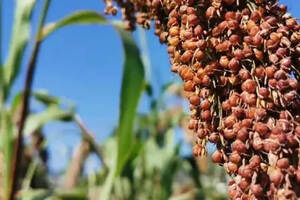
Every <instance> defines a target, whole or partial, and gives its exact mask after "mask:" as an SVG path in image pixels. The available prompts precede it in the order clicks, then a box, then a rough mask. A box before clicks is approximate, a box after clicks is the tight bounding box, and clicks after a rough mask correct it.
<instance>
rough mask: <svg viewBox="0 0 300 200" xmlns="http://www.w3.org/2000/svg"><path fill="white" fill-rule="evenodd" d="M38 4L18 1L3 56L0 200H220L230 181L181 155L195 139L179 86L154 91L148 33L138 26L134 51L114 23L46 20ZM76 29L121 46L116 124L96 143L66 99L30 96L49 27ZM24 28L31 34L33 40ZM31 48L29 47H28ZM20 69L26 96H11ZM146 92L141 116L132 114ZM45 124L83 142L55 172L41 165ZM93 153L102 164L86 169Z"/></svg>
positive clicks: (98, 18)
mask: <svg viewBox="0 0 300 200" xmlns="http://www.w3.org/2000/svg"><path fill="white" fill-rule="evenodd" d="M0 3H2V1H0ZM35 4H36V1H35V0H15V4H14V5H15V8H14V9H15V12H14V13H15V17H14V22H13V31H12V35H11V42H10V45H9V52H8V56H7V60H6V61H5V62H2V59H0V62H1V67H0V113H1V116H0V121H1V123H0V160H1V161H0V183H1V184H0V199H4V200H10V199H24V200H25V199H26V200H33V199H35V200H38V199H62V200H63V199H72V200H74V199H93V200H94V199H95V200H96V199H99V200H100V199H101V200H102V199H115V200H121V199H172V200H179V199H207V200H209V199H211V200H213V199H214V200H218V199H226V182H227V177H226V176H225V174H224V172H223V170H222V168H220V167H218V166H216V165H212V164H211V161H210V160H209V159H208V158H197V159H194V158H193V156H192V153H191V152H190V151H189V152H188V153H185V154H183V153H182V151H181V150H182V149H183V146H184V143H188V144H190V145H192V143H193V137H192V134H191V133H189V131H188V129H187V116H188V115H187V113H186V110H188V109H186V110H185V109H184V105H185V104H184V100H183V98H182V96H183V95H182V92H183V90H182V87H181V84H178V83H176V82H171V83H169V84H167V85H160V88H159V89H158V91H156V92H157V93H158V95H153V90H154V87H153V86H152V84H153V83H152V81H151V80H150V78H149V77H150V74H151V63H150V59H149V55H148V50H147V41H146V40H145V37H144V36H145V33H144V32H143V31H141V30H139V33H140V34H139V39H140V44H141V45H140V49H141V51H140V50H139V47H138V46H137V44H136V42H135V40H134V38H133V37H132V35H131V34H130V33H128V32H126V31H124V30H123V29H122V24H120V22H115V21H107V20H106V19H105V18H104V17H103V16H102V15H100V14H99V13H97V12H95V11H77V12H75V13H73V14H71V15H69V16H67V17H65V18H63V19H62V20H60V21H58V22H55V23H49V24H45V19H46V17H47V13H48V10H49V6H50V4H51V0H44V6H43V8H42V9H40V8H38V7H36V6H35ZM35 9H36V10H37V11H38V12H40V13H41V14H40V20H39V24H38V26H37V30H34V31H32V24H31V23H32V19H31V16H32V13H33V11H34V10H35ZM76 24H100V25H105V24H106V25H108V26H113V27H114V28H115V29H116V30H117V32H118V33H119V35H120V38H121V40H122V44H123V50H124V65H123V74H122V83H121V84H122V85H121V94H120V108H119V122H118V124H117V126H116V127H114V129H113V130H114V131H113V132H112V133H111V135H110V137H108V138H107V139H105V140H104V141H101V142H98V141H97V140H95V134H93V133H92V132H91V131H90V130H89V127H87V126H86V124H85V123H84V122H83V121H84V120H82V119H81V117H80V116H79V114H78V112H77V110H76V106H75V105H74V104H73V103H70V101H69V100H66V99H64V98H61V97H55V96H52V95H50V94H48V93H47V92H46V91H32V82H33V78H34V75H35V68H36V67H38V63H37V59H38V56H39V52H40V51H41V50H43V49H42V48H41V47H42V45H43V41H44V40H46V39H47V38H48V36H49V35H50V34H52V33H54V32H55V31H56V30H58V29H60V28H62V27H65V26H70V25H76ZM30 31H32V32H35V33H36V35H35V36H33V37H32V36H31V35H30ZM100 39H101V38H100ZM0 41H1V39H0ZM31 43H32V44H33V47H32V48H27V46H28V44H31ZM26 52H27V53H28V54H29V55H30V56H29V59H28V60H27V59H26V58H27V57H25V56H24V54H25V53H26ZM0 54H1V55H2V52H1V53H0ZM22 63H28V64H27V65H25V66H26V67H27V69H26V74H25V83H24V85H23V91H21V92H14V90H13V89H12V88H13V87H14V84H15V81H16V78H17V77H18V76H20V75H21V73H20V72H21V66H22V65H21V64H22ZM87 68H88V66H87ZM87 70H88V69H87ZM145 95H146V96H147V97H148V99H149V101H147V102H146V104H147V112H143V113H139V112H138V111H137V110H138V105H139V104H140V102H141V101H142V100H144V99H143V98H141V97H142V96H145ZM31 105H32V106H31ZM36 105H38V109H37V108H35V107H34V106H36ZM99 114H100V113H99ZM51 121H62V122H68V123H74V124H76V125H77V128H78V130H80V132H81V141H80V143H79V144H78V145H77V146H76V147H75V150H74V152H72V157H71V158H70V161H69V163H68V166H67V167H66V169H65V170H63V171H62V172H61V173H60V174H52V173H51V172H50V171H49V169H48V168H49V164H48V141H47V137H45V133H44V126H45V125H46V124H48V123H49V122H51ZM74 134H76V133H74ZM176 134H183V135H184V141H180V142H178V141H177V140H176V139H175V138H176ZM59 139H61V140H64V138H63V137H61V138H59ZM210 148H214V147H213V146H209V147H208V151H209V152H211V151H210ZM58 153H59V152H58ZM90 155H96V157H97V159H98V160H99V161H100V163H101V167H100V168H99V170H97V171H95V172H93V173H86V172H85V171H84V166H85V164H86V161H87V159H88V157H89V156H90Z"/></svg>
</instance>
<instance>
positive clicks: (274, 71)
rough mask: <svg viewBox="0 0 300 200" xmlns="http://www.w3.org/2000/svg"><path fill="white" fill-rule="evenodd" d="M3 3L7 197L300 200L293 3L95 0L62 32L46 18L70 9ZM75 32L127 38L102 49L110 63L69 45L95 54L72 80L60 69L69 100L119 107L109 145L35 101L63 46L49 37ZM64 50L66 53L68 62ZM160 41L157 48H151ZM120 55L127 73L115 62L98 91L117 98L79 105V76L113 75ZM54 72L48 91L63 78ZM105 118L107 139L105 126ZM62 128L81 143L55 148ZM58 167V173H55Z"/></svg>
mask: <svg viewBox="0 0 300 200" xmlns="http://www.w3.org/2000/svg"><path fill="white" fill-rule="evenodd" d="M90 1H93V0H90ZM290 1H293V5H294V6H297V5H299V2H298V1H296V0H290ZM7 2H9V1H8V0H6V1H4V2H2V1H1V0H0V8H1V16H2V17H1V21H2V23H1V25H2V26H1V27H2V29H1V32H2V34H0V44H1V45H2V44H3V43H4V44H6V41H5V40H6V38H7V36H6V35H9V40H10V42H8V43H7V44H8V45H7V46H8V47H7V48H2V49H4V52H2V51H1V52H0V64H1V66H0V199H3V200H13V199H24V200H39V199H55V200H65V199H66V200H67V199H70V200H74V199H91V200H110V199H112V200H127V199H128V200H131V199H133V200H134V199H136V200H144V199H145V200H148V199H149V200H151V199H153V200H154V199H155V200H160V199H162V200H164V199H170V200H184V199H187V200H189V199H191V200H193V199H195V200H196V199H197V200H198V199H200V200H223V199H233V200H300V96H299V89H300V83H299V82H298V81H300V67H299V66H300V56H299V55H300V24H298V20H297V17H296V15H295V14H297V13H293V14H291V13H289V8H288V7H287V6H286V5H285V4H287V3H291V2H288V0H286V1H280V2H279V1H277V0H103V1H98V2H97V4H99V8H101V9H98V10H97V9H92V10H85V9H84V8H83V9H81V10H74V11H72V12H69V13H66V14H65V15H64V16H65V17H63V18H60V19H57V20H54V21H51V20H48V18H49V16H50V17H51V16H52V13H55V12H56V11H57V12H58V11H59V10H54V9H52V6H53V4H56V5H59V6H60V7H63V8H68V3H66V2H64V1H58V0H40V1H37V0H14V1H13V2H11V4H13V6H12V7H8V6H7V5H8V3H7ZM69 3H70V2H69ZM81 3H82V2H81ZM82 4H83V3H82ZM3 5H4V6H3ZM7 9H11V11H10V13H11V12H13V16H14V17H12V19H11V22H10V23H11V24H12V25H11V27H9V26H7V24H8V22H7V21H8V20H7V19H10V17H9V16H10V15H11V14H9V12H7ZM4 11H6V12H4ZM3 13H4V14H3ZM76 25H85V26H78V27H79V28H80V29H81V30H85V29H87V30H89V31H90V32H92V30H94V29H89V28H90V27H91V26H95V25H97V28H98V29H100V30H102V31H105V30H108V29H106V28H107V27H109V28H113V29H114V30H115V32H117V33H118V39H119V40H120V45H119V47H118V49H117V48H116V47H114V45H113V44H114V40H115V39H114V38H113V36H109V37H107V38H103V37H99V41H102V44H103V45H100V47H101V49H103V50H101V51H110V50H111V51H112V53H111V55H110V56H109V57H107V56H104V53H103V52H102V53H101V51H100V52H99V53H98V54H94V51H92V50H90V49H89V48H86V49H81V48H76V44H73V46H72V50H74V48H75V49H76V50H77V51H78V52H80V53H79V54H78V56H79V55H80V54H83V52H88V53H89V54H87V55H88V58H86V62H84V66H80V67H82V68H81V69H80V71H78V73H77V74H76V73H75V72H74V71H72V67H73V68H75V69H76V67H75V66H78V65H79V64H78V63H76V61H74V63H72V66H68V65H61V66H60V68H64V67H70V69H69V70H70V71H72V72H73V73H70V75H68V76H65V77H63V79H65V80H64V81H65V83H66V84H67V80H69V78H70V80H72V81H74V83H73V85H72V86H71V87H70V88H69V90H73V91H76V92H78V93H79V94H78V95H81V96H85V97H86V96H87V98H92V97H93V96H92V95H94V94H96V95H98V96H99V97H100V99H101V97H110V98H111V100H113V99H118V103H119V106H118V109H117V116H118V117H117V118H116V119H115V123H114V125H113V126H111V127H110V130H109V131H110V133H109V135H108V136H107V137H104V136H102V137H101V139H99V134H101V132H103V131H107V130H105V129H104V128H103V129H102V130H101V129H100V130H98V131H99V132H94V128H92V129H91V128H90V127H89V125H88V124H89V123H86V122H89V117H87V118H85V117H86V116H85V115H84V117H83V116H82V115H81V114H82V110H81V109H82V107H83V108H84V107H85V106H84V104H83V106H81V107H80V106H78V107H77V106H76V103H77V101H78V99H76V98H75V99H66V98H65V97H62V96H56V95H54V94H51V93H50V92H47V89H48V88H42V89H43V90H36V88H38V86H39V82H37V81H35V80H40V79H38V78H39V74H40V73H38V72H39V69H40V68H42V66H41V64H40V63H41V62H39V59H40V60H42V59H43V57H44V56H45V55H46V56H47V54H43V51H46V50H48V49H47V48H46V47H47V45H48V46H50V45H51V44H50V42H49V41H51V43H53V42H55V41H54V40H55V38H58V37H52V36H55V35H56V34H60V33H62V32H64V31H67V30H71V29H68V28H70V27H73V26H76ZM8 28H11V31H7V29H8ZM72 30H74V31H75V29H72ZM69 32H71V31H69ZM149 33H150V34H152V35H153V36H157V37H156V38H155V37H153V38H152V37H151V36H149ZM2 35H4V36H5V37H4V36H3V37H1V36H2ZM64 37H66V36H64ZM68 37H74V35H73V36H72V33H71V35H70V36H68ZM149 37H151V40H149ZM154 38H155V39H154ZM58 39H59V38H58ZM67 40H68V39H67V38H63V37H61V38H60V43H59V45H60V46H59V48H62V49H63V50H64V51H65V52H66V53H68V51H70V49H68V47H69V46H67V45H66V46H65V47H64V45H65V44H67ZM77 40H78V39H77ZM79 40H80V41H85V42H87V43H88V42H90V43H96V42H97V41H93V39H92V38H91V37H89V36H86V37H85V36H84V37H83V36H82V37H80V39H79ZM97 40H98V39H97ZM152 40H153V41H152ZM107 41H108V44H109V45H105V44H107V43H105V42H107ZM153 43H157V44H159V43H160V46H158V47H157V49H156V50H155V49H154V50H153V49H152V48H151V49H150V48H148V47H149V44H153ZM99 44H101V43H99ZM4 46H5V45H4ZM54 46H55V45H54ZM119 48H120V49H121V50H122V51H119ZM158 48H163V49H164V50H165V51H166V52H167V53H168V57H169V66H168V65H166V66H164V67H165V68H167V69H168V71H169V72H168V73H169V74H173V75H172V76H173V78H170V80H168V81H167V82H166V83H164V82H162V81H159V80H160V78H161V77H162V76H163V75H162V74H160V73H158V72H157V71H155V70H157V68H155V67H154V65H153V64H151V63H152V61H153V60H152V58H151V57H150V55H151V54H152V53H153V54H154V53H155V51H158ZM49 49H50V48H49ZM151 50H153V51H151ZM116 52H119V53H120V54H122V53H123V54H122V55H121V56H122V65H121V66H116V65H112V64H111V66H109V67H110V68H113V69H114V70H112V71H111V72H112V73H104V74H103V73H101V74H99V76H97V84H99V87H100V86H102V87H103V85H104V87H106V89H107V88H110V87H112V85H110V84H107V80H113V81H114V84H113V85H116V83H118V84H120V86H119V95H117V96H115V95H113V92H112V90H111V92H103V91H101V90H100V89H99V90H95V91H94V90H92V89H90V88H88V87H84V89H85V91H88V93H90V95H91V97H89V95H83V94H80V91H79V90H78V91H77V90H76V88H80V85H85V84H87V83H84V82H80V80H81V79H80V78H78V77H80V76H82V75H83V74H84V73H86V72H88V71H90V70H92V69H93V68H92V67H90V66H92V65H94V64H93V62H92V59H93V58H92V57H93V55H96V56H95V58H97V59H99V62H98V63H100V64H99V65H100V66H98V67H104V65H106V63H105V62H104V61H105V60H106V59H107V60H111V61H113V60H118V59H117V58H119V57H117V56H119V55H115V53H116ZM50 53H51V52H48V55H50ZM54 53H55V52H54ZM2 57H3V58H4V59H3V60H2ZM55 59H59V60H62V59H68V58H67V56H65V57H59V55H58V54H57V56H54V57H51V59H48V63H50V64H51V63H52V62H55ZM75 59H76V58H74V60H75ZM154 59H157V60H159V62H158V63H160V62H161V63H163V62H164V61H163V60H162V59H168V58H167V57H166V56H165V57H164V56H160V55H158V57H157V58H154ZM102 61H103V62H102ZM154 62H155V61H154ZM101 63H102V64H103V66H101ZM155 63H157V62H155ZM73 65H74V66H73ZM118 67H119V68H122V69H121V73H120V74H118V73H117V71H118V70H120V69H117V68H118ZM48 71H49V73H48V74H47V76H45V77H44V78H43V80H45V79H46V81H48V80H49V81H48V82H51V80H53V79H52V78H51V75H53V76H59V73H57V74H55V72H53V73H52V72H51V69H49V70H48ZM152 72H153V73H152ZM98 77H99V78H98ZM168 77H171V76H168ZM20 80H21V81H20ZM91 80H92V78H91ZM115 80H121V81H119V82H118V81H115ZM20 82H21V84H20ZM62 83H63V82H62ZM51 84H55V82H53V83H51ZM56 84H57V83H56ZM41 85H42V84H41ZM61 87H63V85H62V86H61ZM16 88H17V89H16ZM63 88H64V87H63ZM100 88H101V87H100ZM67 92H68V91H66V94H67ZM112 102H113V101H112ZM94 104H95V103H94ZM97 104H103V102H101V101H100V102H98V103H97ZM91 106H95V107H94V108H95V109H94V110H93V113H94V112H96V111H98V110H97V105H96V104H95V105H93V104H92V105H91ZM107 106H108V107H109V105H107ZM91 113H92V111H90V112H89V114H91ZM97 115H99V116H102V118H103V120H99V118H97V119H98V121H97V124H101V123H102V126H98V127H104V124H105V123H106V122H105V118H106V117H107V118H108V116H110V114H109V113H107V112H104V111H102V112H101V110H99V113H97ZM53 121H56V123H57V122H59V124H60V127H63V126H68V125H70V124H71V125H72V127H73V129H72V133H69V134H71V135H72V136H71V137H74V138H78V141H77V142H72V141H73V140H71V141H68V140H69V139H68V137H70V136H67V135H68V134H67V133H66V132H65V131H62V133H61V134H60V135H59V136H58V137H57V138H55V139H53V137H52V139H51V136H50V135H51V133H49V131H47V130H49V128H47V127H51V126H53ZM106 127H107V126H106ZM92 130H93V131H92ZM58 142H60V143H61V144H64V148H67V149H68V148H69V152H70V154H71V155H70V156H67V157H63V158H62V159H61V160H59V159H56V161H58V160H59V161H58V162H56V163H53V161H52V162H51V159H53V157H54V158H55V157H59V154H61V152H62V151H61V150H59V149H57V148H55V146H53V145H52V144H57V143H58ZM69 143H71V146H69ZM49 152H52V154H50V153H49ZM49 154H50V156H49ZM91 157H93V158H94V159H93V160H91ZM62 163H65V164H62ZM93 164H94V165H97V166H96V169H94V170H91V165H93ZM56 165H62V166H63V167H62V168H60V169H59V171H56V172H54V171H53V170H51V169H52V168H53V167H55V166H56ZM56 167H57V166H56Z"/></svg>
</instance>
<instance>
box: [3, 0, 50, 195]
mask: <svg viewBox="0 0 300 200" xmlns="http://www.w3.org/2000/svg"><path fill="white" fill-rule="evenodd" d="M50 2H51V0H45V3H44V7H43V10H42V14H41V18H40V21H39V25H38V30H37V34H36V37H35V41H34V47H33V50H32V53H31V56H30V60H29V64H28V68H27V72H26V80H25V88H24V95H23V100H22V105H21V117H20V123H19V127H18V132H17V138H16V141H15V144H14V155H13V160H12V169H11V173H10V177H11V182H10V190H9V195H8V200H13V199H14V198H15V195H16V193H17V189H18V188H17V183H18V176H19V174H20V173H19V170H20V168H21V166H20V160H21V157H22V149H23V129H24V126H25V121H26V118H27V115H28V111H29V110H30V103H29V100H30V95H31V88H32V82H33V77H34V72H35V68H36V61H37V58H38V54H39V49H40V45H41V42H42V41H40V40H39V38H40V35H41V30H42V28H43V26H44V23H45V19H46V15H47V12H48V9H49V6H50Z"/></svg>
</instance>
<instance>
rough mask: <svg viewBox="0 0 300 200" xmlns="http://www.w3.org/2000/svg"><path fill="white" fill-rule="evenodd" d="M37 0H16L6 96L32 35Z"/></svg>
mask: <svg viewBox="0 0 300 200" xmlns="http://www.w3.org/2000/svg"><path fill="white" fill-rule="evenodd" d="M35 2H36V1H35V0H16V9H15V18H14V24H13V31H12V38H11V43H10V49H9V54H8V60H7V61H6V64H5V68H4V79H5V84H6V86H7V88H6V94H5V98H7V95H8V94H7V93H8V91H9V90H10V87H11V85H12V84H13V82H14V80H15V78H16V76H17V75H18V73H19V71H20V65H21V61H22V57H23V54H24V50H25V47H26V45H27V43H28V40H29V36H30V33H29V31H30V18H31V14H32V10H33V7H34V5H35Z"/></svg>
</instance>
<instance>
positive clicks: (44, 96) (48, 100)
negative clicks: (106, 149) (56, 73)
mask: <svg viewBox="0 0 300 200" xmlns="http://www.w3.org/2000/svg"><path fill="white" fill-rule="evenodd" d="M32 95H33V96H34V97H35V98H36V100H38V101H39V102H41V103H43V104H44V105H46V106H50V105H58V104H59V103H60V99H59V98H57V97H54V96H51V95H50V94H49V93H48V92H46V91H42V90H41V91H36V92H33V94H32Z"/></svg>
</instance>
